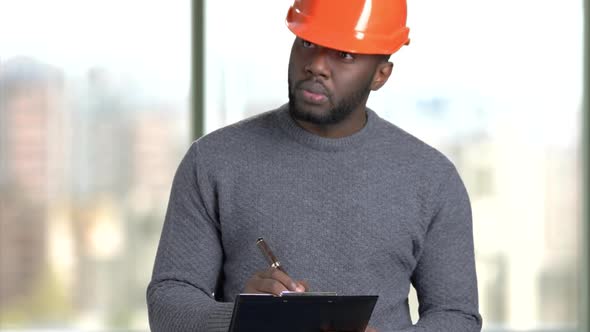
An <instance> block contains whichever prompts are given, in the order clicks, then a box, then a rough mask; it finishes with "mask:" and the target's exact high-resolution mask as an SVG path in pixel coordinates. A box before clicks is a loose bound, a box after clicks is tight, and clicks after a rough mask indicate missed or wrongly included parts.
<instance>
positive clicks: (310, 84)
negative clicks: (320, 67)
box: [295, 78, 331, 97]
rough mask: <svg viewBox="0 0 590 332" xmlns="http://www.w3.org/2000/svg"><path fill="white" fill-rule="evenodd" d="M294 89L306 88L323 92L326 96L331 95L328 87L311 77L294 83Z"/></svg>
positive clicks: (315, 91) (319, 92)
mask: <svg viewBox="0 0 590 332" xmlns="http://www.w3.org/2000/svg"><path fill="white" fill-rule="evenodd" d="M295 89H301V90H307V91H310V92H313V93H318V94H323V95H326V96H328V97H330V96H331V93H330V91H329V90H328V88H326V86H325V85H324V84H323V83H322V82H321V81H319V80H317V79H313V78H312V79H308V80H302V81H299V82H297V83H295Z"/></svg>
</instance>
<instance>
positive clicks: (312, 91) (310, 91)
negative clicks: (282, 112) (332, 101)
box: [297, 81, 328, 104]
mask: <svg viewBox="0 0 590 332" xmlns="http://www.w3.org/2000/svg"><path fill="white" fill-rule="evenodd" d="M297 91H298V92H300V94H301V97H302V98H303V100H304V101H306V102H307V103H310V104H323V103H325V102H326V101H328V92H327V90H326V88H325V87H324V86H323V85H322V84H320V83H317V82H313V81H303V82H301V83H300V84H298V86H297Z"/></svg>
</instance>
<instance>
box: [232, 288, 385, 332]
mask: <svg viewBox="0 0 590 332" xmlns="http://www.w3.org/2000/svg"><path fill="white" fill-rule="evenodd" d="M377 298H378V296H377V295H348V296H346V295H340V296H338V295H333V293H330V294H315V293H308V294H305V293H304V294H303V295H301V294H299V295H291V294H285V295H282V296H274V295H269V294H239V295H238V296H237V297H236V300H235V305H234V310H233V314H232V319H231V324H230V328H229V331H230V332H252V331H256V332H276V331H281V332H307V331H309V332H318V331H350V332H357V331H358V332H364V331H365V328H366V327H367V324H368V323H369V319H370V318H371V314H372V313H373V308H374V307H375V304H376V303H377Z"/></svg>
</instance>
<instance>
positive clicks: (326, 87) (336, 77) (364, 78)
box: [289, 38, 387, 125]
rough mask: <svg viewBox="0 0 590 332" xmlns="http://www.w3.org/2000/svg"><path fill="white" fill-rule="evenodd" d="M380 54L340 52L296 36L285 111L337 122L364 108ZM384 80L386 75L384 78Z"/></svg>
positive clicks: (381, 59) (307, 118)
mask: <svg viewBox="0 0 590 332" xmlns="http://www.w3.org/2000/svg"><path fill="white" fill-rule="evenodd" d="M384 63H387V62H386V61H385V58H384V57H383V56H378V55H364V54H352V53H347V52H341V51H337V50H334V49H329V48H324V47H321V46H318V45H315V44H312V43H310V42H308V41H306V40H303V39H300V38H296V39H295V42H294V43H293V47H292V49H291V58H290V60H289V106H290V107H289V111H290V112H291V115H292V116H293V117H294V118H295V119H297V120H301V121H306V122H310V123H313V124H316V125H332V124H337V123H340V122H341V121H343V120H344V119H346V118H347V117H348V116H349V115H350V114H351V113H353V112H355V111H357V112H360V111H362V112H364V108H365V104H366V101H367V98H368V96H369V92H370V91H371V90H376V89H378V88H379V87H381V85H382V84H383V83H384V82H382V83H378V84H377V85H376V83H375V76H376V75H375V74H376V73H378V71H379V70H378V68H379V66H380V65H383V64H384ZM385 80H386V79H385Z"/></svg>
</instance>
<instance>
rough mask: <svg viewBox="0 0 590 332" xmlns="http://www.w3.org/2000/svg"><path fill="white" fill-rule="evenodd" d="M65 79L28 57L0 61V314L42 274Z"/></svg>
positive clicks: (59, 161)
mask: <svg viewBox="0 0 590 332" xmlns="http://www.w3.org/2000/svg"><path fill="white" fill-rule="evenodd" d="M63 86H64V78H63V73H62V71H61V70H59V69H58V68H55V67H53V66H50V65H47V64H44V63H41V62H39V61H36V60H34V59H30V58H24V57H22V58H12V59H9V60H7V61H5V62H1V63H0V207H1V209H0V311H1V310H2V309H5V308H7V307H8V306H10V305H11V304H13V303H19V302H22V300H23V299H25V298H27V297H28V296H30V295H31V293H32V292H34V291H35V287H39V285H40V284H41V283H42V280H41V279H42V276H43V275H44V273H45V272H46V264H45V263H46V254H45V253H46V250H45V249H46V238H47V236H46V235H47V223H46V214H47V200H48V199H49V198H50V197H52V196H53V195H55V193H56V191H57V190H58V189H57V188H58V186H59V183H60V181H61V179H62V174H61V169H62V168H63V163H64V161H63V150H62V149H61V147H62V146H63V144H62V143H63V141H62V138H63V136H61V135H60V134H59V133H60V132H61V128H62V121H61V120H62V118H63V114H62V113H61V111H62V105H63V102H64V93H63Z"/></svg>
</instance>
